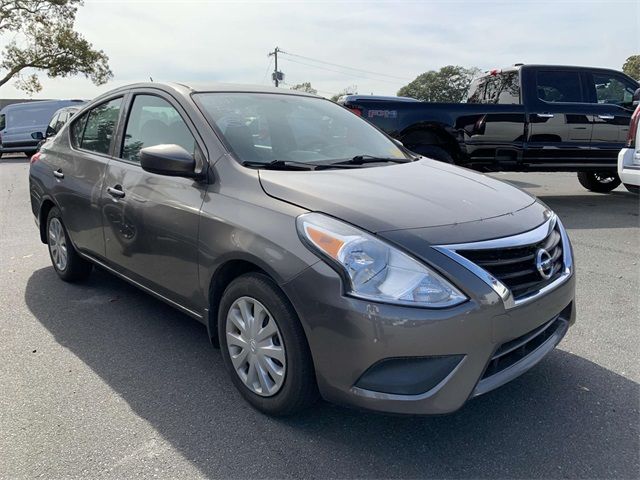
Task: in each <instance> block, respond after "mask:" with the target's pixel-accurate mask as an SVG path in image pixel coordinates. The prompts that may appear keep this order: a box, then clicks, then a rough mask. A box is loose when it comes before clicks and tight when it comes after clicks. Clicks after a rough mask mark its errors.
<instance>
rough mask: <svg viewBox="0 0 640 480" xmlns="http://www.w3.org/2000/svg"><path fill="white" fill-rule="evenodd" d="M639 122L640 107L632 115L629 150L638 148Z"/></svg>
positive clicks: (627, 144) (628, 136)
mask: <svg viewBox="0 0 640 480" xmlns="http://www.w3.org/2000/svg"><path fill="white" fill-rule="evenodd" d="M638 121H640V107H637V108H636V109H635V111H634V112H633V115H631V122H630V123H629V134H628V135H627V143H626V144H625V145H626V147H627V148H635V146H636V133H637V132H638Z"/></svg>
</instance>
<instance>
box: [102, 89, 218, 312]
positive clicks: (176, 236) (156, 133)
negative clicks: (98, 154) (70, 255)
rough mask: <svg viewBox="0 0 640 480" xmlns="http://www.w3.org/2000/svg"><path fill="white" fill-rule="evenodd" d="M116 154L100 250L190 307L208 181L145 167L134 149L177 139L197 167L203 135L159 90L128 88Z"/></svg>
mask: <svg viewBox="0 0 640 480" xmlns="http://www.w3.org/2000/svg"><path fill="white" fill-rule="evenodd" d="M126 117H127V119H126V123H125V124H124V126H123V128H122V129H121V132H120V136H121V140H120V141H119V142H118V143H119V145H118V147H117V157H118V158H117V159H114V160H113V161H112V162H111V163H110V164H109V168H108V172H107V176H106V180H105V186H104V189H103V208H102V212H103V222H104V237H105V242H106V255H107V259H108V261H109V263H110V265H111V266H112V267H114V268H116V269H117V270H119V271H120V272H121V273H123V274H125V275H127V276H128V277H130V278H132V279H133V280H135V281H137V282H139V283H141V284H142V285H145V286H147V287H148V288H151V289H152V290H153V291H155V292H156V293H159V294H161V295H163V296H164V297H166V298H169V299H171V300H173V301H175V302H177V303H179V304H180V305H182V306H184V307H187V308H189V307H191V308H193V309H194V310H196V308H197V305H199V304H200V303H201V302H200V295H199V288H198V243H197V241H198V223H199V217H200V208H201V206H202V202H203V199H204V198H205V193H206V184H204V183H201V182H198V181H196V180H194V179H189V178H179V177H168V176H163V175H156V174H153V173H149V172H146V171H144V170H143V169H142V167H141V166H140V158H139V154H140V150H141V149H142V148H144V147H150V146H153V145H159V144H177V145H180V146H181V147H183V148H185V149H186V150H187V151H188V152H191V153H193V154H194V156H195V157H196V162H197V163H198V162H199V166H200V168H202V165H203V162H204V159H203V154H202V152H203V151H204V150H203V149H202V147H201V141H200V140H198V141H196V138H197V134H196V132H195V128H194V127H193V124H192V123H191V122H190V120H189V119H188V117H187V115H186V113H185V112H184V110H183V109H182V108H181V107H180V105H179V104H178V103H177V102H176V101H175V100H174V99H173V98H172V97H170V96H169V95H167V94H165V93H164V92H161V91H159V90H153V89H148V90H139V91H137V92H134V93H133V94H132V97H131V99H130V101H129V105H128V111H127V113H126Z"/></svg>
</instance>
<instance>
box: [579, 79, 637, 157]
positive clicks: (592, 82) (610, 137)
mask: <svg viewBox="0 0 640 480" xmlns="http://www.w3.org/2000/svg"><path fill="white" fill-rule="evenodd" d="M586 81H587V86H588V87H587V88H588V90H589V95H590V99H591V101H592V102H593V111H594V123H593V134H592V136H591V148H592V150H593V156H594V157H595V158H597V159H598V160H599V161H600V162H601V163H603V164H609V165H611V166H612V167H615V166H616V162H617V158H618V152H619V151H620V149H621V148H622V147H624V142H625V140H626V139H627V135H628V133H629V122H630V121H631V115H632V114H633V107H632V103H633V92H634V91H635V90H636V88H637V86H636V85H634V84H632V83H631V81H629V79H627V78H625V77H623V76H622V75H619V74H617V73H615V72H599V71H594V72H592V73H589V74H586Z"/></svg>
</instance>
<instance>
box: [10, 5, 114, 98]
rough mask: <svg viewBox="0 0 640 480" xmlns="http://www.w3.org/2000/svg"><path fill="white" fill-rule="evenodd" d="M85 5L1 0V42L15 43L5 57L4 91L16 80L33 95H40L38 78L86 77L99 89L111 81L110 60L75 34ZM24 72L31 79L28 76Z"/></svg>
mask: <svg viewBox="0 0 640 480" xmlns="http://www.w3.org/2000/svg"><path fill="white" fill-rule="evenodd" d="M80 5H82V1H81V0H0V38H1V37H3V36H6V37H10V38H11V40H10V41H9V42H8V44H7V46H6V47H5V48H4V51H3V52H2V60H1V62H0V69H2V70H4V71H6V73H5V75H4V77H1V78H0V86H2V85H4V84H5V83H7V82H9V81H10V80H12V79H15V80H16V87H17V88H19V89H22V90H24V91H26V92H28V93H29V94H33V93H35V92H38V91H40V90H42V85H41V84H40V81H39V78H38V74H37V73H33V70H36V71H37V70H41V71H44V72H46V74H47V76H49V77H50V78H56V77H67V76H70V75H84V76H85V77H87V78H89V79H91V81H92V82H93V83H95V84H96V85H101V84H103V83H106V82H107V80H109V78H111V77H112V76H113V74H112V73H111V70H110V69H109V64H108V61H109V58H108V57H107V56H106V55H105V53H104V52H103V51H102V50H95V49H94V48H93V46H92V45H91V44H90V43H89V42H88V41H87V40H85V39H84V38H83V37H82V36H81V35H80V34H79V33H78V32H76V31H74V29H73V25H74V23H75V16H76V11H77V9H78V6H80ZM25 71H26V72H27V73H25Z"/></svg>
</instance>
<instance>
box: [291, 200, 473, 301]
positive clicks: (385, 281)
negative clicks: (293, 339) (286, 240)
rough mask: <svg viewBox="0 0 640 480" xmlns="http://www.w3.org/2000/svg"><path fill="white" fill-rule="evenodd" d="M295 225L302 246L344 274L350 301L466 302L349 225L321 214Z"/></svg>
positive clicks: (425, 269)
mask: <svg viewBox="0 0 640 480" xmlns="http://www.w3.org/2000/svg"><path fill="white" fill-rule="evenodd" d="M296 224H297V227H298V232H299V233H300V236H301V237H302V239H303V240H304V241H305V243H306V244H307V245H309V246H310V247H311V248H312V250H314V251H316V252H318V253H320V254H321V255H322V256H324V257H325V258H327V259H328V260H329V261H330V262H331V263H332V264H333V265H334V266H336V267H337V268H338V269H339V270H340V271H341V272H342V273H343V274H344V275H343V276H344V277H345V279H347V280H348V281H349V283H350V285H348V290H349V292H348V293H349V294H350V295H353V296H355V297H360V298H364V299H367V300H373V301H378V302H385V303H396V304H402V305H411V306H420V307H430V308H443V307H450V306H453V305H458V304H459V303H462V302H464V301H465V300H466V299H467V297H465V296H464V295H463V294H462V293H461V292H460V291H459V290H458V289H457V288H456V287H454V286H453V285H451V284H450V283H449V282H448V281H447V280H445V279H444V278H442V277H441V276H440V275H438V274H437V273H435V272H434V271H433V270H431V269H429V268H428V267H426V266H425V265H423V264H421V263H419V262H418V261H416V260H414V259H413V258H411V257H409V256H408V255H406V254H404V253H402V252H401V251H400V250H398V249H396V248H394V247H392V246H390V245H388V244H386V243H385V242H383V241H381V240H379V239H377V238H376V237H374V236H372V235H369V234H368V233H365V232H363V231H361V230H359V229H357V228H355V227H353V226H351V225H349V224H346V223H343V222H341V221H339V220H336V219H334V218H331V217H329V216H327V215H323V214H321V213H306V214H304V215H300V216H299V217H298V218H297V219H296Z"/></svg>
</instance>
